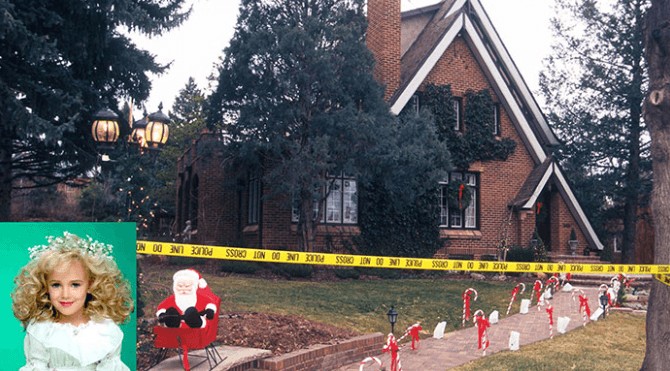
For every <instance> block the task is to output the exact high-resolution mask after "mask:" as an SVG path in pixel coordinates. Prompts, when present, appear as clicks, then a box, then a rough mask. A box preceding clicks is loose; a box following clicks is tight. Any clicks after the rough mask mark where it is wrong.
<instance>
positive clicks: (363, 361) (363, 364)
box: [358, 357, 382, 371]
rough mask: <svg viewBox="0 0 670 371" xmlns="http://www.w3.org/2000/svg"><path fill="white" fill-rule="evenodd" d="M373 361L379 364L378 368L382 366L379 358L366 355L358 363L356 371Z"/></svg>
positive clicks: (361, 370) (360, 370)
mask: <svg viewBox="0 0 670 371" xmlns="http://www.w3.org/2000/svg"><path fill="white" fill-rule="evenodd" d="M370 361H374V362H375V363H376V364H378V365H379V369H380V370H381V368H382V361H380V360H379V358H377V357H367V358H365V359H364V360H362V361H361V363H360V365H359V366H358V371H363V368H364V367H365V364H366V363H368V362H370Z"/></svg>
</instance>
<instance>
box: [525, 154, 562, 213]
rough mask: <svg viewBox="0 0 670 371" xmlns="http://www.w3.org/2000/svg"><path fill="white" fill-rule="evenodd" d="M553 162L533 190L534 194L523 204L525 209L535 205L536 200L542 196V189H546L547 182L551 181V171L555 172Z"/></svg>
mask: <svg viewBox="0 0 670 371" xmlns="http://www.w3.org/2000/svg"><path fill="white" fill-rule="evenodd" d="M553 168H554V166H553V164H552V165H551V166H549V167H548V168H547V170H546V171H545V172H544V174H542V179H541V180H540V182H539V183H538V185H537V187H535V189H534V190H533V194H532V196H530V198H529V199H528V201H526V203H525V204H523V206H521V207H522V208H523V209H530V208H532V207H533V205H535V202H536V201H537V198H538V197H540V193H542V190H543V189H544V186H545V185H546V184H547V182H548V181H549V178H551V173H552V172H553Z"/></svg>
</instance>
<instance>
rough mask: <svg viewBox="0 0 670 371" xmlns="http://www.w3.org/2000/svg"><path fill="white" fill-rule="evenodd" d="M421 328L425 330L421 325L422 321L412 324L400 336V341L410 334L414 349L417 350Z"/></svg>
mask: <svg viewBox="0 0 670 371" xmlns="http://www.w3.org/2000/svg"><path fill="white" fill-rule="evenodd" d="M421 330H423V327H421V322H417V323H415V324H413V325H412V326H409V327H408V328H407V330H405V333H404V334H403V335H402V336H401V337H400V338H398V343H400V342H401V341H402V340H403V339H404V338H406V337H407V336H410V337H411V339H412V345H411V348H412V350H416V348H417V347H418V346H419V331H421ZM415 344H416V345H415Z"/></svg>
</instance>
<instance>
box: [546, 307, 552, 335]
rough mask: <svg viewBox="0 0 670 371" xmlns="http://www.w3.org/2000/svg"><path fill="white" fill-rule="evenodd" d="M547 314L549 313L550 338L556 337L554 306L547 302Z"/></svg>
mask: <svg viewBox="0 0 670 371" xmlns="http://www.w3.org/2000/svg"><path fill="white" fill-rule="evenodd" d="M546 310H547V314H548V315H549V339H553V338H554V307H552V306H551V304H547V309H546Z"/></svg>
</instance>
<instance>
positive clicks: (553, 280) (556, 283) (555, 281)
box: [545, 276, 561, 294]
mask: <svg viewBox="0 0 670 371" xmlns="http://www.w3.org/2000/svg"><path fill="white" fill-rule="evenodd" d="M551 284H553V285H554V287H553V290H551V291H552V294H553V291H555V290H556V288H557V287H558V286H559V285H560V284H561V283H560V282H559V281H558V278H557V277H556V276H551V277H549V279H548V280H547V282H546V283H545V285H546V286H547V287H549V285H551Z"/></svg>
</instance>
